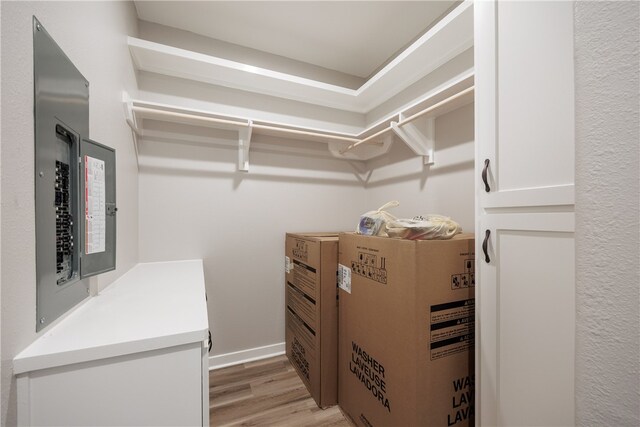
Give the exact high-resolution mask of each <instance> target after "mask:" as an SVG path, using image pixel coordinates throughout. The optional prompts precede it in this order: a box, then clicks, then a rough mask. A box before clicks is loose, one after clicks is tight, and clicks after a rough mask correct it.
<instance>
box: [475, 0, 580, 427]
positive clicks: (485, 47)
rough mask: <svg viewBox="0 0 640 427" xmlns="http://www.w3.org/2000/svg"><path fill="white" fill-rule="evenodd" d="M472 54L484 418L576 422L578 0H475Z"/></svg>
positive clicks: (508, 422) (484, 421)
mask: <svg viewBox="0 0 640 427" xmlns="http://www.w3.org/2000/svg"><path fill="white" fill-rule="evenodd" d="M475 58H476V66H475V72H476V109H475V111H476V122H475V123H476V150H477V151H476V153H477V158H476V173H477V183H478V185H477V190H476V191H477V198H476V201H477V230H476V237H477V238H476V245H477V247H476V249H477V254H478V256H477V268H478V270H477V271H478V273H477V274H478V278H479V286H478V290H477V301H476V307H477V314H476V319H477V323H476V325H477V326H476V328H477V329H476V331H477V335H478V336H477V339H476V343H477V344H476V345H477V347H476V357H477V360H476V375H477V381H478V387H477V390H478V394H477V396H478V400H477V402H476V404H477V411H478V412H477V420H478V422H479V424H480V425H492V426H496V425H504V426H517V425H537V426H542V425H572V424H574V367H573V364H574V359H575V350H574V340H575V279H574V277H575V272H574V258H575V254H574V235H573V232H574V213H573V205H574V145H575V143H574V93H573V90H574V89H573V4H572V3H570V2H477V3H476V4H475ZM487 190H488V191H487ZM483 246H486V251H485V250H484V247H483ZM485 253H486V255H485ZM487 257H488V259H487Z"/></svg>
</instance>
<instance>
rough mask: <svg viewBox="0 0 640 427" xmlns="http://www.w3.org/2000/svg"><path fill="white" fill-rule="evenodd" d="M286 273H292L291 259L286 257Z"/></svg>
mask: <svg viewBox="0 0 640 427" xmlns="http://www.w3.org/2000/svg"><path fill="white" fill-rule="evenodd" d="M284 271H286V272H287V273H291V258H289V257H288V256H285V257H284Z"/></svg>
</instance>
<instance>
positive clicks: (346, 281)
mask: <svg viewBox="0 0 640 427" xmlns="http://www.w3.org/2000/svg"><path fill="white" fill-rule="evenodd" d="M338 287H339V288H340V289H342V290H343V291H346V292H348V293H351V269H350V268H349V267H347V266H346V265H342V264H338Z"/></svg>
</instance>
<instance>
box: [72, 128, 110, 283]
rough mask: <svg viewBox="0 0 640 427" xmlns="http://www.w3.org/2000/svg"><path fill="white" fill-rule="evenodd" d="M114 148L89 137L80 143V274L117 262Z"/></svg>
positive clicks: (103, 268)
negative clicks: (81, 232)
mask: <svg viewBox="0 0 640 427" xmlns="http://www.w3.org/2000/svg"><path fill="white" fill-rule="evenodd" d="M115 166H116V152H115V150H114V149H113V148H110V147H107V146H104V145H102V144H99V143H97V142H95V141H91V140H90V139H83V140H82V142H81V144H80V169H81V173H80V190H81V196H80V211H81V218H82V227H81V228H82V229H83V230H84V232H83V234H82V238H81V242H82V247H81V248H80V249H81V252H82V256H81V264H80V275H81V277H83V278H84V277H89V276H94V275H96V274H99V273H104V272H105V271H109V270H113V269H114V268H115V265H116V210H117V209H116V167H115Z"/></svg>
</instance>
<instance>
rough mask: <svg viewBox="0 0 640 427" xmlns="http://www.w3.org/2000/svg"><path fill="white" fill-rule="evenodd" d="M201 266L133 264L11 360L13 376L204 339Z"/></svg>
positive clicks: (197, 263)
mask: <svg viewBox="0 0 640 427" xmlns="http://www.w3.org/2000/svg"><path fill="white" fill-rule="evenodd" d="M208 329H209V321H208V317H207V306H206V302H205V285H204V272H203V268H202V260H191V261H173V262H155V263H143V264H137V265H136V266H135V267H133V268H132V269H131V270H129V271H128V272H126V273H125V274H124V275H123V276H121V277H120V278H119V279H117V280H116V281H115V282H114V283H112V284H111V285H110V286H108V287H107V288H106V289H105V290H104V291H102V292H101V293H100V294H99V295H97V296H95V297H92V298H90V299H89V300H88V301H87V302H86V303H84V304H82V305H81V306H80V307H78V308H77V309H76V310H75V311H74V312H73V313H71V314H70V315H69V316H68V317H66V318H65V319H63V320H62V321H60V323H58V324H57V325H55V326H53V327H52V328H51V329H50V330H49V331H47V332H45V333H44V334H43V335H42V336H40V337H38V339H37V340H36V341H34V342H33V343H32V344H31V345H30V346H29V347H27V348H26V349H24V350H23V351H22V352H21V353H20V354H18V355H17V356H16V357H15V358H14V359H13V369H14V373H15V374H20V373H24V372H29V371H34V370H38V369H46V368H51V367H54V366H63V365H70V364H73V363H80V362H87V361H91V360H98V359H105V358H109V357H115V356H122V355H125V354H132V353H138V352H143V351H149V350H156V349H159V348H166V347H173V346H176V345H182V344H188V343H193V342H199V341H200V342H201V341H204V340H205V339H207V337H208V335H207V331H208Z"/></svg>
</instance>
